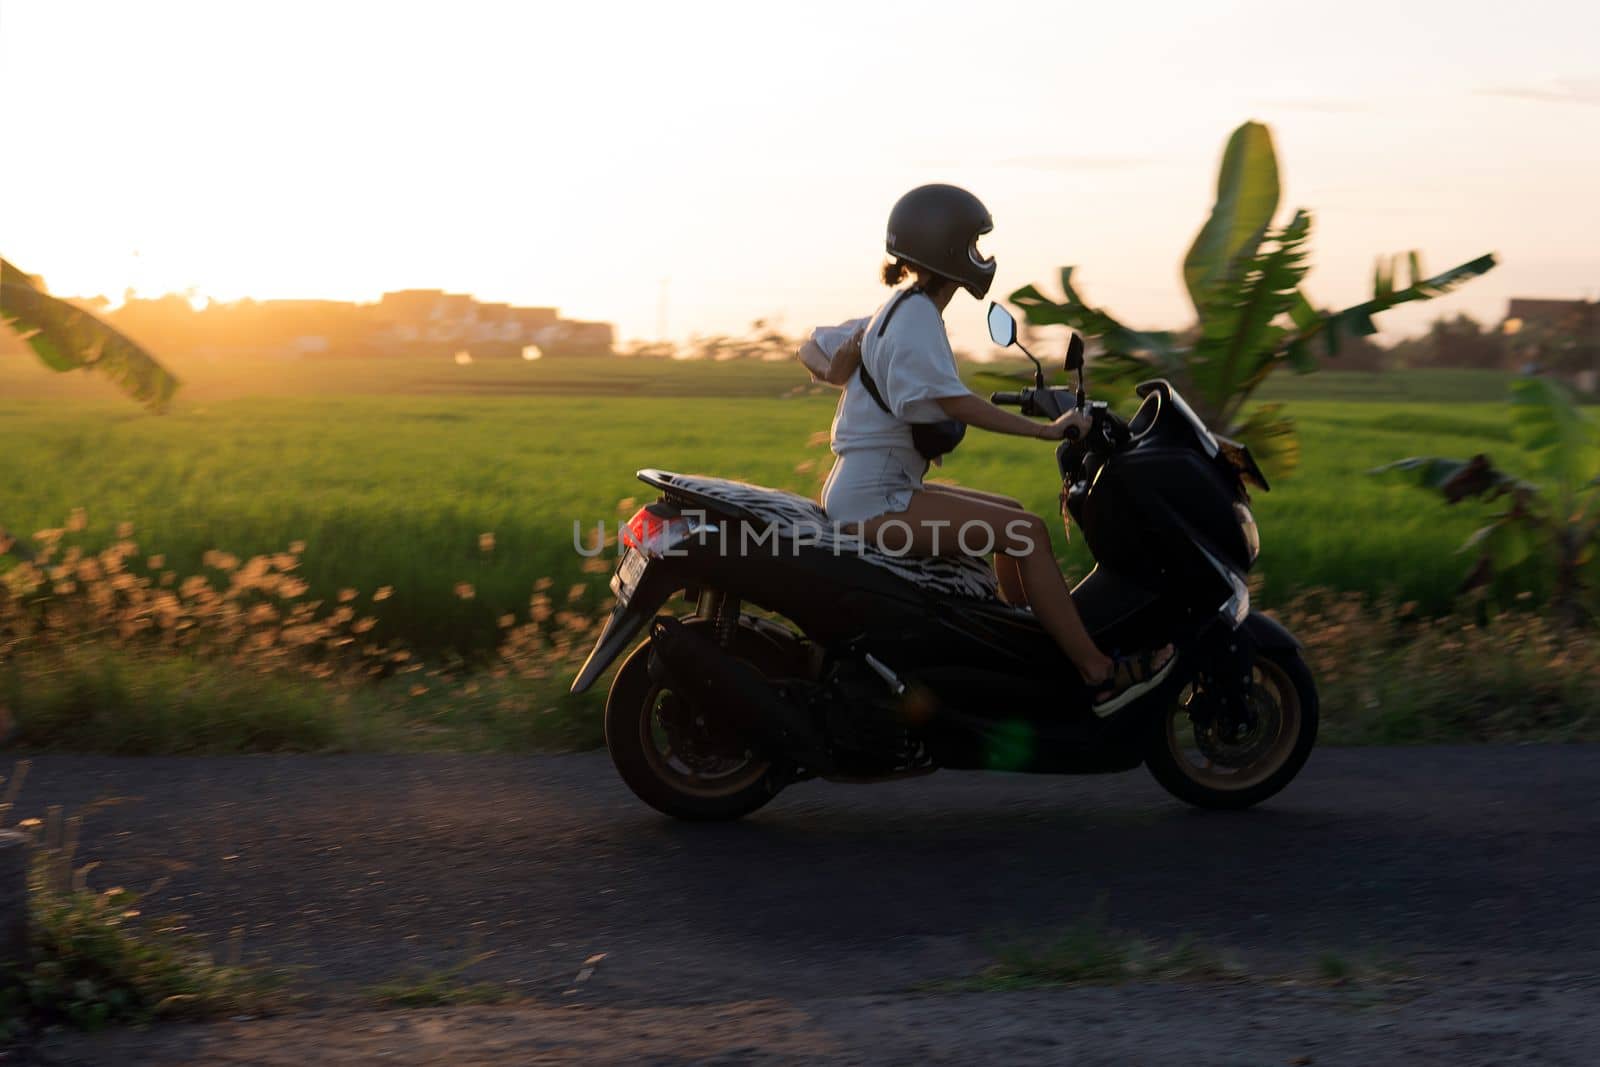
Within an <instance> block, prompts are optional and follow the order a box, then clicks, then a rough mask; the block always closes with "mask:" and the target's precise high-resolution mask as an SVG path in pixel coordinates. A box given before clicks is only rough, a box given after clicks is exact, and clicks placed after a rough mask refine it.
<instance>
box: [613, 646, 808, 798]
mask: <svg viewBox="0 0 1600 1067" xmlns="http://www.w3.org/2000/svg"><path fill="white" fill-rule="evenodd" d="M684 625H686V626H690V627H696V628H698V627H706V628H707V629H709V628H710V625H711V624H710V622H709V621H708V620H703V619H685V620H684ZM734 651H735V653H736V654H737V655H738V656H739V657H740V658H741V659H744V660H746V661H747V662H749V663H751V664H753V665H754V666H755V667H757V668H758V669H761V670H762V671H763V672H772V671H775V670H781V662H780V661H781V657H780V655H779V650H777V649H776V647H775V646H774V645H773V643H772V642H771V640H769V639H767V638H766V637H764V636H762V635H760V634H757V633H754V632H752V631H751V630H749V629H746V628H744V627H741V628H740V629H739V631H738V633H737V636H736V638H735V642H734ZM719 727H720V723H719V722H718V716H717V709H715V708H692V707H689V706H688V704H687V702H686V701H685V700H684V699H683V698H682V697H680V696H678V695H677V694H675V693H673V692H672V691H671V689H670V687H669V686H668V685H667V684H666V683H665V682H664V681H663V682H657V681H655V680H654V679H652V678H651V677H650V642H649V641H644V642H643V643H641V644H640V645H639V647H638V648H636V649H634V650H633V651H632V652H631V653H630V654H629V655H628V658H627V659H626V660H625V661H623V664H622V666H621V667H619V668H618V669H617V675H616V678H615V679H614V680H613V681H612V683H611V692H610V693H609V695H608V696H607V697H606V749H607V751H608V752H610V754H611V762H612V763H613V764H614V765H615V766H616V768H617V773H618V774H619V775H621V776H622V780H623V781H624V782H626V783H627V785H628V788H629V789H631V790H633V792H634V795H635V796H637V797H638V798H639V799H640V800H642V801H644V802H645V803H646V804H649V805H650V806H651V807H652V808H655V809H656V810H657V811H659V812H662V813H664V814H666V815H671V816H673V817H674V818H678V819H686V820H690V821H694V822H719V821H727V820H732V819H738V818H741V817H743V816H745V815H748V814H750V813H751V812H752V811H755V810H756V809H757V808H759V807H761V806H762V805H764V804H765V803H767V801H769V800H771V799H772V798H773V797H774V796H777V794H778V792H779V791H780V790H781V789H782V788H783V787H784V785H785V784H786V778H785V775H784V773H783V771H782V769H781V768H780V767H779V766H778V765H777V763H775V762H774V761H773V760H771V759H770V758H768V757H767V756H766V755H765V754H763V753H759V752H755V751H752V750H749V749H747V748H744V747H743V746H740V745H738V744H737V743H735V742H732V741H731V740H730V739H728V738H726V737H723V736H720V735H719V733H718V731H719Z"/></svg>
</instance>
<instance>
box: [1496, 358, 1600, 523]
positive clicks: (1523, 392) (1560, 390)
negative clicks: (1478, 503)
mask: <svg viewBox="0 0 1600 1067" xmlns="http://www.w3.org/2000/svg"><path fill="white" fill-rule="evenodd" d="M1511 405H1512V413H1513V418H1514V419H1515V425H1516V431H1517V439H1518V442H1519V443H1520V444H1521V445H1522V447H1523V448H1525V449H1527V450H1528V451H1529V452H1531V453H1532V454H1533V458H1534V462H1535V463H1537V464H1538V465H1539V469H1540V472H1541V473H1543V474H1544V475H1545V476H1546V477H1547V478H1549V479H1551V480H1552V481H1554V482H1556V483H1557V484H1559V485H1560V486H1561V488H1562V495H1563V497H1571V496H1572V495H1573V494H1575V493H1576V492H1577V491H1578V490H1579V488H1580V487H1581V486H1582V485H1583V484H1584V483H1585V482H1587V481H1590V480H1591V479H1592V478H1593V477H1594V470H1595V462H1596V447H1595V445H1596V438H1597V436H1600V435H1597V433H1596V429H1595V423H1594V420H1593V419H1591V418H1590V417H1589V416H1588V415H1586V414H1585V413H1584V412H1583V411H1582V410H1581V409H1579V407H1578V406H1577V405H1576V404H1574V403H1573V402H1572V397H1571V396H1570V395H1569V394H1568V393H1567V391H1566V389H1565V388H1564V387H1563V386H1561V385H1558V384H1557V383H1556V382H1553V381H1551V380H1550V379H1548V378H1523V379H1520V380H1519V381H1517V382H1515V383H1513V384H1512V386H1511Z"/></svg>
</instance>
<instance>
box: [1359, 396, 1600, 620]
mask: <svg viewBox="0 0 1600 1067" xmlns="http://www.w3.org/2000/svg"><path fill="white" fill-rule="evenodd" d="M1511 411H1512V422H1513V426H1514V428H1515V431H1516V436H1517V439H1518V443H1520V444H1521V445H1522V447H1523V449H1524V450H1525V452H1526V453H1527V456H1528V457H1529V462H1530V468H1531V471H1532V475H1533V478H1534V479H1535V480H1532V481H1529V480H1524V479H1521V478H1516V477H1512V476H1511V475H1509V474H1506V473H1505V472H1504V471H1501V470H1499V469H1498V468H1496V467H1495V466H1494V464H1493V463H1492V462H1491V461H1490V459H1489V457H1488V456H1486V455H1484V454H1482V453H1479V454H1478V455H1475V456H1473V457H1472V458H1471V459H1469V460H1454V459H1443V458H1440V457H1437V456H1418V457H1412V458H1410V459H1403V460H1400V461H1398V462H1395V463H1390V464H1387V465H1385V466H1383V467H1379V468H1377V469H1376V470H1374V471H1373V472H1372V473H1373V474H1375V475H1379V476H1382V477H1387V478H1390V479H1395V480H1400V481H1403V482H1405V483H1408V484H1412V485H1416V486H1418V487H1420V488H1424V489H1430V490H1433V491H1435V492H1438V493H1440V494H1441V495H1443V496H1444V498H1445V500H1446V502H1448V503H1450V504H1457V503H1460V502H1461V501H1463V500H1466V499H1469V498H1473V499H1479V500H1483V501H1493V502H1499V503H1500V504H1501V505H1502V506H1503V510H1500V511H1498V512H1496V513H1494V514H1493V515H1492V516H1490V518H1489V521H1488V522H1487V523H1486V524H1485V525H1484V526H1482V527H1480V528H1479V529H1478V530H1477V531H1476V532H1474V533H1473V534H1472V536H1471V537H1469V538H1468V539H1467V542H1466V544H1464V545H1463V546H1462V551H1463V552H1468V553H1471V554H1472V555H1473V558H1474V562H1473V565H1472V570H1471V572H1470V573H1469V574H1468V576H1467V579H1466V582H1465V586H1466V587H1467V588H1476V587H1479V586H1483V585H1486V584H1487V583H1488V582H1489V581H1490V579H1491V578H1492V577H1493V576H1494V575H1495V574H1497V573H1506V572H1516V571H1518V570H1521V569H1524V568H1531V569H1534V570H1538V571H1543V572H1545V573H1546V574H1547V575H1548V576H1549V582H1550V586H1551V588H1552V594H1551V608H1552V610H1553V611H1554V612H1555V615H1556V618H1557V619H1559V620H1561V621H1562V623H1563V624H1564V625H1567V626H1576V625H1578V624H1579V623H1581V622H1583V621H1586V620H1587V619H1589V618H1590V617H1592V615H1593V612H1594V610H1595V603H1596V597H1597V594H1600V507H1597V506H1596V500H1597V498H1600V425H1597V423H1596V421H1595V419H1594V418H1593V416H1591V415H1589V414H1588V413H1587V412H1585V411H1584V410H1583V409H1582V408H1580V407H1578V406H1577V404H1575V403H1574V402H1573V400H1572V397H1571V396H1570V395H1569V394H1568V393H1567V391H1566V389H1565V388H1564V387H1563V386H1561V385H1560V384H1558V383H1556V382H1554V381H1551V380H1549V379H1547V378H1528V379H1524V380H1522V381H1518V382H1516V383H1514V384H1513V385H1512V407H1511Z"/></svg>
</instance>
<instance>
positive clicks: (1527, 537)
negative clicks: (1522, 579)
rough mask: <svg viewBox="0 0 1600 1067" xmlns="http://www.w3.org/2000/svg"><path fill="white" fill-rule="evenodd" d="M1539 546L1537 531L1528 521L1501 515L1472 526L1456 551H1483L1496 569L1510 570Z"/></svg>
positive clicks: (1521, 562)
mask: <svg viewBox="0 0 1600 1067" xmlns="http://www.w3.org/2000/svg"><path fill="white" fill-rule="evenodd" d="M1538 549H1539V538H1538V535H1537V532H1536V531H1535V530H1534V529H1533V528H1532V527H1531V526H1530V525H1529V524H1527V523H1522V522H1515V521H1508V520H1507V519H1506V518H1505V517H1503V516H1502V517H1501V518H1499V519H1497V520H1496V521H1494V522H1491V523H1490V524H1489V525H1487V526H1483V527H1480V528H1479V529H1477V530H1475V531H1474V532H1473V534H1472V536H1471V537H1468V538H1467V540H1466V542H1465V543H1464V544H1463V545H1462V546H1461V548H1460V549H1459V551H1461V552H1479V553H1482V554H1483V555H1486V556H1487V557H1488V558H1489V562H1490V563H1491V564H1492V565H1493V566H1494V569H1495V570H1497V571H1509V570H1512V569H1513V568H1516V567H1519V566H1521V565H1522V564H1523V563H1526V562H1527V561H1528V559H1529V558H1530V557H1531V556H1532V555H1533V554H1534V553H1535V552H1537V551H1538Z"/></svg>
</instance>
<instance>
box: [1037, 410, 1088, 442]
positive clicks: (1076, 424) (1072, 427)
mask: <svg viewBox="0 0 1600 1067" xmlns="http://www.w3.org/2000/svg"><path fill="white" fill-rule="evenodd" d="M1093 425H1094V416H1092V415H1090V414H1089V413H1088V412H1087V411H1082V410H1078V409H1074V410H1072V411H1069V412H1067V413H1066V414H1065V415H1063V416H1061V417H1060V418H1058V419H1056V420H1055V421H1054V422H1048V423H1045V424H1044V425H1043V426H1041V427H1040V429H1041V430H1042V431H1043V432H1042V433H1041V434H1040V435H1039V436H1040V437H1043V438H1044V439H1045V440H1047V441H1059V440H1061V439H1062V438H1063V437H1069V438H1071V439H1072V440H1074V441H1076V440H1077V439H1078V438H1080V437H1082V436H1083V435H1084V434H1086V433H1088V432H1089V429H1090V428H1091V427H1092V426H1093Z"/></svg>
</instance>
